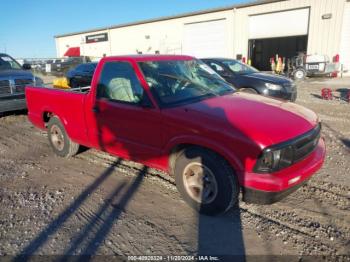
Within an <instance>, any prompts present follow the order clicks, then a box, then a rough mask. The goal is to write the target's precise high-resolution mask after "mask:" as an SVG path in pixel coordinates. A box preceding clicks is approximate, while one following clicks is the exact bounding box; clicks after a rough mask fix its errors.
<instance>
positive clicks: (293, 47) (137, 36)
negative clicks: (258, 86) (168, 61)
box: [55, 0, 350, 70]
mask: <svg viewBox="0 0 350 262" xmlns="http://www.w3.org/2000/svg"><path fill="white" fill-rule="evenodd" d="M55 40H56V49H57V56H58V57H63V56H64V55H74V54H80V55H83V56H91V57H97V58H98V57H102V56H104V55H107V56H108V55H122V54H136V53H143V54H155V53H160V54H187V55H193V56H196V57H229V58H236V57H245V58H246V59H251V61H252V65H254V66H255V67H257V68H259V69H262V70H266V69H268V68H267V67H269V59H270V57H273V56H275V55H276V54H279V55H281V56H284V57H292V56H295V55H297V53H298V52H305V53H307V54H323V55H328V56H329V58H330V59H332V58H333V57H334V56H335V55H337V54H338V55H339V58H340V63H342V64H344V66H345V67H346V68H348V69H350V0H279V1H278V0H268V1H257V2H250V3H247V4H240V5H235V6H230V7H226V8H217V9H210V10H204V11H199V12H193V13H186V14H181V15H177V16H170V17H162V18H156V19H152V20H146V21H139V22H134V23H128V24H120V25H115V26H109V27H105V28H100V29H95V30H87V31H83V32H76V33H69V34H64V35H58V36H55Z"/></svg>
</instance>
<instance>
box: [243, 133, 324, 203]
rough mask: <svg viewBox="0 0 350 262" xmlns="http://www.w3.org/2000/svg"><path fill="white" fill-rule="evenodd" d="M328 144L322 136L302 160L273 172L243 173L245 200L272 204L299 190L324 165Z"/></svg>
mask: <svg viewBox="0 0 350 262" xmlns="http://www.w3.org/2000/svg"><path fill="white" fill-rule="evenodd" d="M325 155H326V146H325V143H324V140H323V139H322V138H321V139H320V140H319V143H318V145H317V147H316V148H315V150H314V151H313V152H312V153H311V154H310V155H309V156H308V157H306V158H305V159H303V160H302V161H300V162H298V163H296V164H294V165H292V166H290V167H288V168H285V169H282V170H280V171H278V172H275V173H273V174H257V173H250V172H246V173H244V174H242V177H241V178H242V180H241V184H242V187H243V190H242V191H243V200H244V201H247V202H253V203H261V204H270V203H273V202H276V201H279V200H280V199H282V198H283V197H285V196H287V195H289V194H290V193H292V192H294V191H295V190H297V189H298V188H299V187H300V186H301V185H303V184H304V183H305V182H306V181H307V180H308V179H309V178H310V177H311V176H312V175H314V174H315V173H316V172H317V171H318V170H319V169H320V168H321V167H322V165H323V162H324V158H325Z"/></svg>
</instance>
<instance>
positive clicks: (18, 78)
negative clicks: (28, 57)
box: [0, 53, 43, 113]
mask: <svg viewBox="0 0 350 262" xmlns="http://www.w3.org/2000/svg"><path fill="white" fill-rule="evenodd" d="M30 68H31V67H30V65H29V64H23V66H21V65H20V64H19V63H18V62H17V61H16V60H15V59H13V58H12V57H11V56H9V55H7V54H1V53H0V113H3V112H8V111H15V110H21V109H26V108H27V105H26V101H25V96H24V90H25V87H26V86H27V85H33V84H36V85H42V84H43V81H42V80H41V79H40V78H38V77H35V76H34V75H33V74H32V72H31V71H30Z"/></svg>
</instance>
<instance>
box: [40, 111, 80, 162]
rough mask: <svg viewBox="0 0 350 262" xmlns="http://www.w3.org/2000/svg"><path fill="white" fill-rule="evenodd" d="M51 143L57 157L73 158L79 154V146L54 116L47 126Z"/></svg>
mask: <svg viewBox="0 0 350 262" xmlns="http://www.w3.org/2000/svg"><path fill="white" fill-rule="evenodd" d="M47 129H48V132H47V133H48V138H49V143H50V145H51V147H52V149H53V151H54V152H55V154H56V155H58V156H61V157H71V156H74V155H76V154H77V153H78V151H79V144H77V143H74V142H73V141H72V140H71V139H70V138H69V137H68V135H67V133H66V130H65V129H64V126H63V125H62V123H61V121H60V120H59V119H58V117H56V116H54V117H52V118H51V119H50V120H49V123H48V125H47Z"/></svg>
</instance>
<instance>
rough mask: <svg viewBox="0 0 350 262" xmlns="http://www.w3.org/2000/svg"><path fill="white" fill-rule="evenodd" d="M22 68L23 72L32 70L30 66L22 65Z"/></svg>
mask: <svg viewBox="0 0 350 262" xmlns="http://www.w3.org/2000/svg"><path fill="white" fill-rule="evenodd" d="M22 68H23V69H24V70H30V69H32V66H31V65H30V64H23V65H22Z"/></svg>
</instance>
